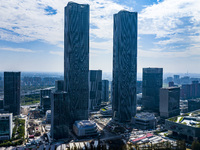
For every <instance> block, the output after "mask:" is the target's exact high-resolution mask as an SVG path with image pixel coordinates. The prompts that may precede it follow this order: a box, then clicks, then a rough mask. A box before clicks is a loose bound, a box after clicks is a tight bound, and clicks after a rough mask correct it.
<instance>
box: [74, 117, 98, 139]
mask: <svg viewBox="0 0 200 150" xmlns="http://www.w3.org/2000/svg"><path fill="white" fill-rule="evenodd" d="M73 131H74V133H75V134H76V135H77V136H93V135H97V125H96V123H95V122H93V121H89V120H80V121H75V123H74V125H73Z"/></svg>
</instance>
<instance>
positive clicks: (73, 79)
mask: <svg viewBox="0 0 200 150" xmlns="http://www.w3.org/2000/svg"><path fill="white" fill-rule="evenodd" d="M64 20H65V25H64V91H65V92H66V93H65V92H64V93H63V95H66V96H64V97H66V100H62V103H61V104H60V107H64V106H66V105H68V106H67V108H66V109H65V111H64V112H65V113H66V114H65V115H67V116H68V117H65V118H69V120H63V121H59V122H60V125H61V124H65V125H64V126H65V127H66V125H67V126H68V127H69V130H70V129H71V128H72V125H73V123H74V122H75V121H77V120H87V119H88V105H89V104H88V102H89V98H90V95H89V81H88V75H89V5H87V4H77V3H74V2H69V3H68V5H67V6H66V7H65V18H64ZM136 76H137V13H136V12H128V11H120V12H119V13H118V14H115V15H114V36H113V83H112V84H113V85H112V87H113V89H112V94H113V95H112V97H113V99H112V103H113V104H112V107H113V119H114V120H116V121H118V122H122V123H124V122H130V121H131V118H132V117H133V116H134V115H135V114H136V78H137V77H136ZM62 97H63V96H61V99H62ZM57 99H58V97H57ZM54 109H59V108H55V107H54ZM54 111H57V110H53V112H54ZM52 121H53V120H52ZM53 124H54V125H53V126H54V127H53V128H55V129H56V128H57V129H58V130H59V126H57V127H55V126H56V123H55V122H54V123H53ZM60 129H61V128H60ZM53 130H54V129H53ZM54 134H56V132H54ZM53 137H57V138H59V136H56V135H55V136H54V135H53ZM62 138H63V137H62Z"/></svg>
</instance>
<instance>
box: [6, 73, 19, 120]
mask: <svg viewBox="0 0 200 150" xmlns="http://www.w3.org/2000/svg"><path fill="white" fill-rule="evenodd" d="M20 85H21V72H4V110H5V111H7V112H9V113H13V116H15V115H20Z"/></svg>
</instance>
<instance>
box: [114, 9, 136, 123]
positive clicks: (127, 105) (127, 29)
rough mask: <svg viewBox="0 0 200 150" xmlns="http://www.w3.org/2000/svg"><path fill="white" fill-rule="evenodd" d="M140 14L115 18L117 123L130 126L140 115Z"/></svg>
mask: <svg viewBox="0 0 200 150" xmlns="http://www.w3.org/2000/svg"><path fill="white" fill-rule="evenodd" d="M136 79H137V12H128V11H120V12H119V13H117V14H115V15H114V34H113V93H112V94H113V101H112V104H113V105H112V106H113V119H114V120H116V121H118V122H130V121H131V118H132V116H135V114H136Z"/></svg>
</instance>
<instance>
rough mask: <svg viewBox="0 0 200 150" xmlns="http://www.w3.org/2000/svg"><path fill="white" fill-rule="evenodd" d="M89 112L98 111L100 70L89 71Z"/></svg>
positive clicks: (100, 84) (100, 89) (100, 83)
mask: <svg viewBox="0 0 200 150" xmlns="http://www.w3.org/2000/svg"><path fill="white" fill-rule="evenodd" d="M89 76H90V77H89V78H90V85H89V89H90V100H89V110H94V109H98V108H99V107H100V105H101V94H102V93H101V91H102V70H90V75H89Z"/></svg>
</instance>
